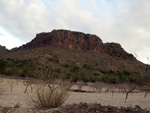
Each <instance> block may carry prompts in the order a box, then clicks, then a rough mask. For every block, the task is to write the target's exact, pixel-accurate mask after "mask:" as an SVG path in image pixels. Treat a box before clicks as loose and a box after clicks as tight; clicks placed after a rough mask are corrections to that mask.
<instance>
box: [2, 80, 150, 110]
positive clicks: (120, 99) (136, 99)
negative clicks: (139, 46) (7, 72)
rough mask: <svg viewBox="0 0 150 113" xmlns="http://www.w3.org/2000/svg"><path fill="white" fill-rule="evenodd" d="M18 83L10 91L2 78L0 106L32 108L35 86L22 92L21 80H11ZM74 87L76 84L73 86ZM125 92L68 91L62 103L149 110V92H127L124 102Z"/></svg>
mask: <svg viewBox="0 0 150 113" xmlns="http://www.w3.org/2000/svg"><path fill="white" fill-rule="evenodd" d="M13 81H15V82H17V83H18V85H15V86H14V87H13V90H12V93H11V90H10V86H9V84H8V83H9V82H10V81H9V79H6V78H4V79H3V82H2V83H1V84H0V87H1V88H0V91H2V90H3V92H2V94H1V95H0V106H2V107H14V106H15V105H19V106H20V107H21V108H34V105H33V103H32V102H31V98H32V97H33V96H35V93H34V92H35V88H34V89H33V92H32V93H31V90H30V88H28V90H27V93H24V91H25V86H24V85H23V82H22V80H13ZM73 88H74V89H76V88H77V87H76V86H73ZM88 89H89V90H91V89H90V88H89V87H83V90H88ZM124 98H125V94H124V93H119V92H115V93H114V95H113V97H112V94H111V92H107V93H105V92H102V93H98V92H96V93H87V92H70V94H69V97H68V99H67V101H66V102H65V104H64V105H66V104H73V103H80V102H86V103H95V102H97V103H100V104H102V105H111V106H125V107H126V106H127V107H134V106H135V105H139V106H140V107H141V108H144V109H145V108H146V109H147V110H150V94H148V95H147V97H146V98H144V92H139V93H133V94H129V97H128V100H127V102H126V103H125V102H124Z"/></svg>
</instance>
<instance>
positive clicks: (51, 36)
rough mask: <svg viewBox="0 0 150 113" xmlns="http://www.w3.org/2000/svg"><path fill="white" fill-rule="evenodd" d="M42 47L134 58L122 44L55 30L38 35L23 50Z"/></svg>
mask: <svg viewBox="0 0 150 113" xmlns="http://www.w3.org/2000/svg"><path fill="white" fill-rule="evenodd" d="M42 46H54V47H61V48H68V49H75V50H87V51H94V52H99V53H104V54H107V55H110V56H113V57H114V56H115V57H119V58H125V59H127V58H130V59H132V58H134V57H133V55H131V54H128V53H127V52H126V51H125V50H124V49H123V48H122V47H121V45H120V44H117V43H103V42H102V40H101V39H100V38H99V37H98V36H96V35H90V34H84V33H81V32H73V31H69V30H53V31H52V32H48V33H40V34H37V35H36V37H35V38H34V39H33V40H32V41H31V42H29V43H27V44H26V45H23V46H22V47H21V48H24V49H30V48H36V47H42Z"/></svg>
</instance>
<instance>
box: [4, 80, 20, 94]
mask: <svg viewBox="0 0 150 113" xmlns="http://www.w3.org/2000/svg"><path fill="white" fill-rule="evenodd" d="M7 83H8V85H9V86H10V92H11V93H12V91H13V87H15V86H17V85H18V82H17V80H13V79H12V78H10V79H8V80H7Z"/></svg>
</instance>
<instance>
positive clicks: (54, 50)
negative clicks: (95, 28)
mask: <svg viewBox="0 0 150 113" xmlns="http://www.w3.org/2000/svg"><path fill="white" fill-rule="evenodd" d="M2 58H4V59H5V63H6V64H7V65H8V64H9V65H8V67H7V68H8V69H7V68H6V69H5V70H7V71H8V72H9V70H10V68H12V67H11V66H10V64H11V63H12V64H13V65H14V64H15V66H14V67H13V68H12V70H13V73H11V74H16V73H17V74H16V75H19V76H31V74H33V73H34V74H33V75H34V76H38V75H39V72H43V71H44V70H45V69H49V70H50V73H51V74H53V75H56V76H60V75H61V76H65V77H70V76H73V78H74V80H78V79H83V80H84V81H96V80H98V79H99V80H102V79H103V81H105V80H106V79H109V78H111V81H113V79H114V78H115V79H116V77H117V78H119V79H126V77H127V78H129V77H131V78H130V79H131V81H135V80H136V79H137V78H136V77H141V75H142V76H143V75H146V74H147V73H148V72H150V70H149V69H148V70H146V69H147V67H148V68H149V66H147V65H145V64H143V63H142V62H139V61H138V60H136V58H134V56H133V55H132V54H129V53H127V52H126V51H125V50H124V49H123V48H122V47H121V45H120V44H116V43H103V42H102V40H101V39H100V38H99V37H97V36H95V35H90V34H84V33H81V32H72V31H68V30H54V31H52V32H50V33H40V34H37V35H36V37H35V38H34V39H33V40H32V41H31V42H29V43H27V44H25V45H23V46H21V47H19V48H18V49H15V50H12V51H10V52H9V53H7V54H5V55H3V56H2ZM16 62H17V64H16ZM19 66H22V67H19ZM15 69H16V70H15ZM14 70H15V71H14ZM28 71H29V72H28ZM6 74H7V73H6ZM130 75H131V76H130ZM114 76H115V77H114ZM123 77H124V78H123Z"/></svg>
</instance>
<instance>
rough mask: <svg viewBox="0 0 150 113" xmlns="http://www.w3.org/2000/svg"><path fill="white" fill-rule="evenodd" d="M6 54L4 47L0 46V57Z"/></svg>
mask: <svg viewBox="0 0 150 113" xmlns="http://www.w3.org/2000/svg"><path fill="white" fill-rule="evenodd" d="M6 52H7V49H6V47H5V46H1V45H0V55H3V54H4V53H6Z"/></svg>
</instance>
